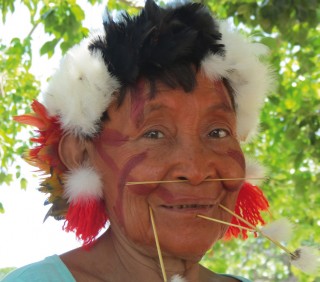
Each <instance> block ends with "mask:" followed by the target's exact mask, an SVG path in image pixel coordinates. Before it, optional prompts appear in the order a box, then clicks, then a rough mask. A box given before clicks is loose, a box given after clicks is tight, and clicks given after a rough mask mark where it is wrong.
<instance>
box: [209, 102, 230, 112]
mask: <svg viewBox="0 0 320 282" xmlns="http://www.w3.org/2000/svg"><path fill="white" fill-rule="evenodd" d="M207 111H208V112H209V111H210V112H211V111H212V112H215V111H223V112H226V113H233V112H235V111H234V109H233V108H232V107H231V106H229V105H226V104H225V103H220V104H217V105H213V106H211V107H209V108H208V110H207Z"/></svg>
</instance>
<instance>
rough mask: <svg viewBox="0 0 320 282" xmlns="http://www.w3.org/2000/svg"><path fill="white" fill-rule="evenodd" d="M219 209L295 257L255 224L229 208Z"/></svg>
mask: <svg viewBox="0 0 320 282" xmlns="http://www.w3.org/2000/svg"><path fill="white" fill-rule="evenodd" d="M219 207H220V208H222V209H224V210H225V211H226V212H228V213H230V214H231V215H233V216H234V217H236V218H237V219H239V220H241V221H242V222H244V223H246V224H247V225H248V226H250V227H251V228H252V229H254V230H255V231H256V232H258V233H259V234H260V235H261V236H263V237H265V238H267V239H268V240H270V241H271V242H272V243H273V244H275V245H276V246H278V247H279V248H280V249H282V250H283V251H285V252H286V253H287V254H289V255H290V256H295V255H294V253H292V252H291V251H290V250H289V249H288V248H286V247H285V246H283V245H282V244H281V243H280V242H278V241H276V240H274V239H273V238H271V237H269V236H268V235H266V234H264V233H263V231H262V230H261V229H260V228H258V227H256V226H254V225H253V224H251V223H250V222H249V221H247V220H245V219H244V218H242V217H241V216H240V215H237V214H236V213H235V212H233V211H232V210H230V209H228V208H227V207H225V206H223V205H221V204H219Z"/></svg>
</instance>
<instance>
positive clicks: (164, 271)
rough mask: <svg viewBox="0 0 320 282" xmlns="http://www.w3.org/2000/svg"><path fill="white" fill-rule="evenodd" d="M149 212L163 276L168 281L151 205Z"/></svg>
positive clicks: (165, 281)
mask: <svg viewBox="0 0 320 282" xmlns="http://www.w3.org/2000/svg"><path fill="white" fill-rule="evenodd" d="M149 212H150V219H151V225H152V230H153V234H154V239H155V241H156V246H157V252H158V257H159V262H160V267H161V272H162V276H163V281H164V282H167V281H168V280H167V274H166V270H165V268H164V264H163V259H162V253H161V248H160V244H159V239H158V234H157V229H156V225H155V223H154V218H153V211H152V208H151V207H150V206H149Z"/></svg>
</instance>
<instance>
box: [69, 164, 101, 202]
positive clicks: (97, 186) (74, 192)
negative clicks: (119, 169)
mask: <svg viewBox="0 0 320 282" xmlns="http://www.w3.org/2000/svg"><path fill="white" fill-rule="evenodd" d="M102 187H103V185H102V181H101V178H100V176H99V175H98V174H97V172H96V171H95V170H94V169H93V168H92V167H89V166H83V167H79V168H76V169H72V170H70V171H68V172H67V173H66V175H65V178H64V188H65V190H64V197H65V198H66V199H68V202H69V203H70V202H73V201H77V200H79V199H92V198H96V199H100V198H102V196H103V195H102Z"/></svg>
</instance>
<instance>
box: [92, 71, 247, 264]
mask: <svg viewBox="0 0 320 282" xmlns="http://www.w3.org/2000/svg"><path fill="white" fill-rule="evenodd" d="M197 81H198V86H197V87H196V88H195V89H194V91H193V92H192V93H185V92H184V91H183V90H182V89H175V90H172V89H168V87H165V86H161V85H160V86H159V87H158V90H159V91H158V92H157V94H156V96H155V98H153V99H150V98H149V93H148V91H149V89H148V88H147V86H146V84H144V83H143V82H140V83H139V84H138V86H137V87H136V88H135V90H133V91H131V92H130V93H128V95H126V98H125V100H124V103H123V104H122V105H121V106H120V107H119V108H118V107H116V106H111V107H110V109H109V110H108V114H109V117H110V120H109V121H107V122H106V123H105V125H104V128H103V131H102V133H101V135H100V136H99V137H97V138H96V139H95V141H94V142H95V147H96V151H97V153H98V156H99V157H98V158H97V159H96V160H95V161H96V165H97V168H98V170H99V172H100V173H101V175H102V177H103V181H104V184H105V186H104V197H105V201H106V207H107V213H108V215H109V217H110V221H111V228H112V229H113V230H117V232H121V233H122V234H123V235H125V236H126V238H128V239H130V241H131V242H133V243H135V244H136V245H138V246H142V247H146V248H149V247H152V248H153V247H155V241H154V235H153V231H152V226H151V222H150V216H149V207H151V208H152V210H153V213H154V218H155V224H156V227H157V231H158V237H159V241H160V245H161V248H162V251H163V252H164V253H166V254H171V255H174V256H178V257H182V258H189V259H190V258H195V259H199V258H200V257H201V256H202V255H203V254H204V253H205V252H206V251H207V250H208V249H209V248H210V247H211V246H212V244H213V243H214V242H215V241H217V240H218V239H220V238H221V237H222V236H223V235H224V233H225V231H226V229H227V227H226V226H225V225H222V224H217V223H213V222H209V221H206V220H204V219H201V218H198V217H197V215H198V214H202V215H206V216H209V217H214V218H217V219H220V220H225V221H230V219H231V218H230V216H229V215H228V214H226V213H225V212H224V211H223V210H222V209H221V208H219V206H218V205H219V204H220V203H221V204H223V205H225V206H227V207H229V208H232V209H233V208H234V205H235V201H236V198H237V195H238V190H239V188H240V187H241V184H242V181H239V180H233V181H216V182H205V180H206V179H212V178H241V177H244V173H245V172H244V171H245V161H244V157H243V154H242V151H241V149H240V147H239V143H238V141H237V139H236V116H235V112H234V110H233V108H232V104H231V101H230V98H229V96H228V93H227V91H226V89H225V87H224V86H223V84H222V82H221V81H218V82H212V81H209V80H208V79H207V78H205V77H203V76H202V75H201V74H198V75H197ZM152 180H188V182H187V183H162V184H146V185H142V184H140V185H133V186H127V185H126V183H127V182H129V181H152Z"/></svg>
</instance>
